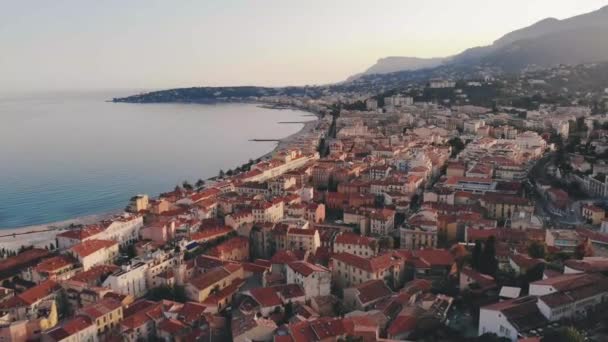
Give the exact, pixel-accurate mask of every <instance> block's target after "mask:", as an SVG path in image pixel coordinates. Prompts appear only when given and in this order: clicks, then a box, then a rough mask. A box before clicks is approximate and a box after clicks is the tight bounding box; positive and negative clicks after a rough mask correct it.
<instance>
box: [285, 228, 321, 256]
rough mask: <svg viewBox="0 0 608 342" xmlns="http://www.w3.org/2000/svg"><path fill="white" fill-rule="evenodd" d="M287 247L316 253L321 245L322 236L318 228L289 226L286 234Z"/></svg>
mask: <svg viewBox="0 0 608 342" xmlns="http://www.w3.org/2000/svg"><path fill="white" fill-rule="evenodd" d="M286 239H287V240H286V242H287V246H286V247H287V248H288V249H291V250H303V251H310V252H311V253H314V252H316V251H317V248H319V247H320V246H321V238H320V236H319V231H318V230H317V229H302V228H289V229H287V236H286Z"/></svg>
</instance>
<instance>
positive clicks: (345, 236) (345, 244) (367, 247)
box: [333, 232, 379, 258]
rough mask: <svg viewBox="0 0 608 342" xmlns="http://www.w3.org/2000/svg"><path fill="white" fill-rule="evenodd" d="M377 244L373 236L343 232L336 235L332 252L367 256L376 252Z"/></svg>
mask: <svg viewBox="0 0 608 342" xmlns="http://www.w3.org/2000/svg"><path fill="white" fill-rule="evenodd" d="M378 246H379V245H378V241H377V240H376V239H374V238H371V237H367V236H360V235H357V234H353V233H348V232H344V233H340V234H338V235H337V236H336V238H335V240H334V245H333V247H334V249H333V252H334V253H350V254H354V255H357V256H360V257H364V258H369V257H373V256H375V255H377V254H378Z"/></svg>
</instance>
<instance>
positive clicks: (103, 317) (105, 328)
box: [78, 298, 123, 335]
mask: <svg viewBox="0 0 608 342" xmlns="http://www.w3.org/2000/svg"><path fill="white" fill-rule="evenodd" d="M78 312H79V314H81V315H83V316H87V317H89V318H90V319H91V320H92V321H93V322H94V323H95V328H96V330H97V335H106V334H108V333H110V332H112V331H118V330H119V326H120V321H122V318H123V311H122V304H121V302H119V301H117V300H116V299H113V298H104V299H102V300H101V301H99V302H97V303H93V304H91V305H88V306H85V307H83V308H82V309H80V310H79V311H78Z"/></svg>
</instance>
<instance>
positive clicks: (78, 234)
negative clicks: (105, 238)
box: [57, 226, 104, 241]
mask: <svg viewBox="0 0 608 342" xmlns="http://www.w3.org/2000/svg"><path fill="white" fill-rule="evenodd" d="M103 231H104V229H103V228H102V227H100V226H88V227H85V228H82V229H72V230H68V231H65V232H63V233H60V234H57V237H65V238H69V239H74V240H80V241H82V240H84V239H87V238H90V237H92V236H95V235H98V234H101V233H102V232H103Z"/></svg>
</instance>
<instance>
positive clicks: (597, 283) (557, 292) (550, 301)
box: [530, 274, 608, 321]
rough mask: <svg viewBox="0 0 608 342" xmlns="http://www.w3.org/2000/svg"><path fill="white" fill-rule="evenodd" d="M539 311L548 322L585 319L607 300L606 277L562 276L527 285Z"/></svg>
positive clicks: (607, 287) (607, 283)
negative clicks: (536, 300) (536, 299)
mask: <svg viewBox="0 0 608 342" xmlns="http://www.w3.org/2000/svg"><path fill="white" fill-rule="evenodd" d="M530 295H534V296H538V308H539V310H540V311H541V313H542V314H543V315H544V316H545V318H547V319H548V320H549V321H559V320H562V319H566V318H585V317H587V314H588V313H590V312H592V310H593V309H594V308H596V307H597V306H598V305H599V304H602V303H604V302H605V301H606V300H607V299H608V278H606V277H605V276H603V275H601V274H565V275H561V276H557V277H552V278H547V279H543V280H539V281H535V282H532V283H530Z"/></svg>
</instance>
